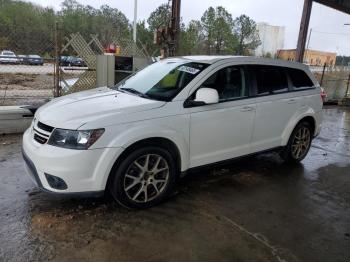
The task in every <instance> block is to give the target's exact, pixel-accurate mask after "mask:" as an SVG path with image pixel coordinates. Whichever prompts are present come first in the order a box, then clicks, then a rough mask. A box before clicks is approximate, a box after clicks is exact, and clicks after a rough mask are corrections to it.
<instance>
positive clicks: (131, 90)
mask: <svg viewBox="0 0 350 262" xmlns="http://www.w3.org/2000/svg"><path fill="white" fill-rule="evenodd" d="M118 90H119V91H126V92H128V93H131V94H135V95H137V96H139V97H143V98H148V99H151V98H150V97H149V96H148V95H146V94H144V93H142V92H140V91H138V90H136V89H134V88H127V87H125V88H118Z"/></svg>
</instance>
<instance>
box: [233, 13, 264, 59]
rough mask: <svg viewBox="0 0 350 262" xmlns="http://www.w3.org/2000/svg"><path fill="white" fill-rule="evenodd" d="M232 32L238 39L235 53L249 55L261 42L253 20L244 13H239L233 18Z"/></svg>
mask: <svg viewBox="0 0 350 262" xmlns="http://www.w3.org/2000/svg"><path fill="white" fill-rule="evenodd" d="M234 33H235V35H236V37H237V39H238V46H237V54H239V55H249V54H251V52H252V51H253V50H255V49H256V48H257V47H258V46H259V45H260V44H261V41H260V39H259V35H258V30H257V27H256V23H255V21H254V20H252V19H250V18H249V17H248V16H246V15H241V16H239V17H237V18H236V19H235V20H234Z"/></svg>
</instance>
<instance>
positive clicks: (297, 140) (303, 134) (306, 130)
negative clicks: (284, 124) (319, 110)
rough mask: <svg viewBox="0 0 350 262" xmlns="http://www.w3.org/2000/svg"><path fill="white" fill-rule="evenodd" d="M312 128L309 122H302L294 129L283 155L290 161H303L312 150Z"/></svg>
mask: <svg viewBox="0 0 350 262" xmlns="http://www.w3.org/2000/svg"><path fill="white" fill-rule="evenodd" d="M311 142H312V128H311V126H310V124H309V123H308V122H301V123H300V124H298V125H297V126H296V127H295V129H294V130H293V132H292V134H291V136H290V138H289V141H288V144H287V146H286V147H285V149H284V150H283V151H282V153H281V157H282V158H283V159H284V160H285V161H288V162H300V161H302V160H303V159H304V158H305V157H306V155H307V153H308V152H309V150H310V147H311Z"/></svg>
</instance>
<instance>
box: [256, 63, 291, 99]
mask: <svg viewBox="0 0 350 262" xmlns="http://www.w3.org/2000/svg"><path fill="white" fill-rule="evenodd" d="M253 72H254V74H255V78H256V84H257V93H258V95H266V94H270V93H279V92H285V91H288V81H287V77H286V75H285V73H284V71H283V70H282V69H281V68H280V67H277V66H253Z"/></svg>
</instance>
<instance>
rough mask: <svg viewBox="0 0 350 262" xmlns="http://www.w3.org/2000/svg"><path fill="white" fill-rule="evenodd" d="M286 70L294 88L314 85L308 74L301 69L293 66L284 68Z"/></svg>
mask: <svg viewBox="0 0 350 262" xmlns="http://www.w3.org/2000/svg"><path fill="white" fill-rule="evenodd" d="M286 70H287V72H288V75H289V77H290V80H291V81H292V85H293V86H294V87H295V88H302V87H313V86H314V84H313V82H312V81H311V79H310V78H309V76H308V75H307V74H306V73H305V72H304V71H303V70H300V69H294V68H286Z"/></svg>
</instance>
